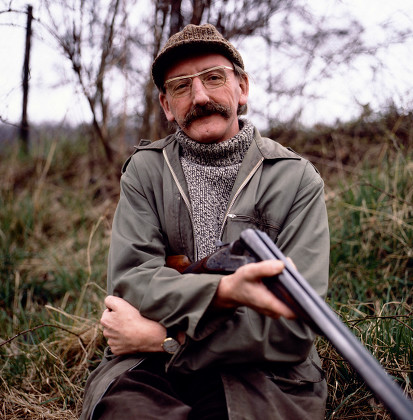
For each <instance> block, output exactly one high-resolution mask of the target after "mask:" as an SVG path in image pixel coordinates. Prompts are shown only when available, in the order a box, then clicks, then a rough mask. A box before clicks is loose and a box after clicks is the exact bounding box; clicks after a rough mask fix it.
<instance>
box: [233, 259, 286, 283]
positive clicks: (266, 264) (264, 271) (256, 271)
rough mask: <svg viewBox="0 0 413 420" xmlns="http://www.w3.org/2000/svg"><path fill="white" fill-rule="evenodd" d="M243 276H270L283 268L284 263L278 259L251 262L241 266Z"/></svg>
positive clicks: (278, 272)
mask: <svg viewBox="0 0 413 420" xmlns="http://www.w3.org/2000/svg"><path fill="white" fill-rule="evenodd" d="M241 269H243V271H244V273H243V275H245V277H247V278H248V279H254V278H256V279H258V278H260V277H272V276H275V275H277V274H280V273H281V272H282V271H283V270H284V263H283V262H282V261H280V260H265V261H260V262H258V263H251V264H247V265H244V266H243V267H241Z"/></svg>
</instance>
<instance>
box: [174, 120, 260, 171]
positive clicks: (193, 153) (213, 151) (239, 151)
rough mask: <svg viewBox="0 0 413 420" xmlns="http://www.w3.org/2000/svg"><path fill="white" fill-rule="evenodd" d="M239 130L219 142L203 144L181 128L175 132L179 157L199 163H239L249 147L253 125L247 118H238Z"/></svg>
mask: <svg viewBox="0 0 413 420" xmlns="http://www.w3.org/2000/svg"><path fill="white" fill-rule="evenodd" d="M239 124H240V127H241V129H240V131H239V132H238V133H237V134H236V135H235V136H234V137H232V138H230V139H228V140H226V141H222V142H220V143H211V144H204V143H199V142H197V141H195V140H192V139H191V138H190V137H188V136H187V135H186V134H185V133H184V132H183V131H182V130H181V129H178V131H177V132H176V133H175V137H176V140H177V141H178V143H179V145H180V146H181V147H180V154H181V158H183V159H185V160H188V161H191V162H193V163H196V164H199V165H208V166H229V165H234V164H237V163H241V162H242V160H243V159H244V156H245V154H246V152H247V150H248V149H249V147H250V145H251V142H252V139H253V136H254V126H253V125H252V123H251V122H250V121H248V120H239Z"/></svg>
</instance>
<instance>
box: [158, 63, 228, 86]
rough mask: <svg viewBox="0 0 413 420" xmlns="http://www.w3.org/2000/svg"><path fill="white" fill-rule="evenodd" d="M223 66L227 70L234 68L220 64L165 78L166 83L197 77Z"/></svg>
mask: <svg viewBox="0 0 413 420" xmlns="http://www.w3.org/2000/svg"><path fill="white" fill-rule="evenodd" d="M221 68H224V69H227V70H234V69H233V68H232V67H229V66H226V65H224V64H220V65H219V66H214V67H208V68H206V69H204V70H201V71H199V72H198V73H193V74H184V75H182V76H175V77H171V78H170V79H168V80H165V82H164V84H166V83H169V82H172V81H174V80H179V79H186V78H192V77H196V76H199V75H201V74H203V73H207V72H208V71H212V70H216V69H221Z"/></svg>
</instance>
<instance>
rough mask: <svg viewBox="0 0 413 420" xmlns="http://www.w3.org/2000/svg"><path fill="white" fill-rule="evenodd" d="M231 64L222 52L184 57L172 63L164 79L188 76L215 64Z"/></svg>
mask: <svg viewBox="0 0 413 420" xmlns="http://www.w3.org/2000/svg"><path fill="white" fill-rule="evenodd" d="M221 65H224V66H230V67H232V63H231V61H230V60H228V59H227V58H226V57H224V56H223V55H221V54H202V55H198V56H192V57H188V58H184V59H182V60H179V61H177V62H176V63H174V64H172V65H171V67H169V68H168V69H167V70H166V72H165V77H164V80H168V79H171V78H173V77H178V76H186V75H190V74H194V73H198V72H200V71H203V70H206V69H209V68H211V67H215V66H221Z"/></svg>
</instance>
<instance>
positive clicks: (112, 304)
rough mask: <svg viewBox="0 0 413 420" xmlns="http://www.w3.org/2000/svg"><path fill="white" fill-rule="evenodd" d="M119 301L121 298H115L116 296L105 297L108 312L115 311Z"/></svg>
mask: <svg viewBox="0 0 413 420" xmlns="http://www.w3.org/2000/svg"><path fill="white" fill-rule="evenodd" d="M119 300H121V298H119V297H116V296H112V295H108V296H106V297H105V301H104V303H105V306H106V307H107V308H108V309H109V310H110V311H115V310H116V309H117V307H118V304H119Z"/></svg>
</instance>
